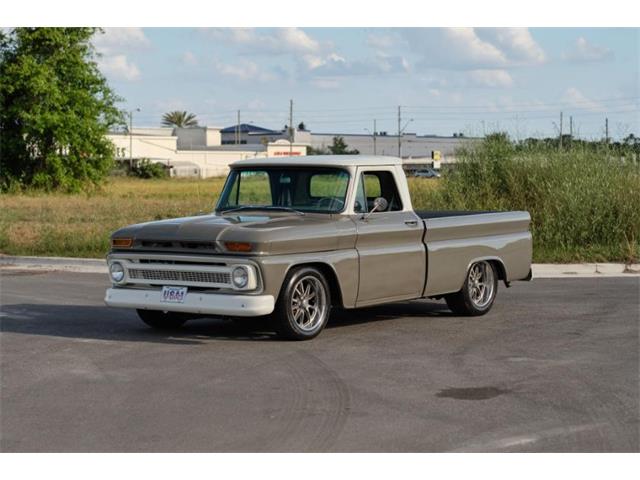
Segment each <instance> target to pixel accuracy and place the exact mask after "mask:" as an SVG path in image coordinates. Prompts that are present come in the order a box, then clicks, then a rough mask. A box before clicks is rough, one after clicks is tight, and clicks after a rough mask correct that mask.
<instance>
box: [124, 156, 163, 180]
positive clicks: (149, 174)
mask: <svg viewBox="0 0 640 480" xmlns="http://www.w3.org/2000/svg"><path fill="white" fill-rule="evenodd" d="M131 175H132V176H134V177H138V178H166V177H168V176H169V170H168V169H167V167H166V166H165V165H163V164H161V163H154V162H151V161H150V160H149V159H147V158H144V159H142V160H140V161H139V162H137V163H136V164H135V165H134V166H133V168H132V169H131Z"/></svg>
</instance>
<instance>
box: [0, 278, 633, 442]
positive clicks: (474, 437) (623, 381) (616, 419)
mask: <svg viewBox="0 0 640 480" xmlns="http://www.w3.org/2000/svg"><path fill="white" fill-rule="evenodd" d="M106 287H107V281H106V276H104V275H96V274H81V273H69V272H66V273H61V272H19V271H10V272H8V271H5V272H3V273H2V277H1V283H0V290H1V295H0V299H1V302H2V312H1V314H0V315H2V317H1V318H0V321H1V326H2V334H1V339H0V362H1V364H0V367H1V392H0V395H1V397H0V400H1V403H0V422H1V423H0V448H1V450H2V451H5V452H9V451H55V452H57V451H410V452H416V451H419V452H422V451H638V450H639V448H640V447H639V426H640V424H639V415H640V412H639V408H640V407H639V405H640V403H639V354H638V350H639V344H638V343H639V320H640V318H639V317H640V300H639V298H640V279H638V278H602V279H537V280H534V281H533V282H531V283H516V284H514V285H513V287H512V288H510V289H508V290H506V289H504V288H501V289H500V291H499V293H498V298H497V302H496V304H495V306H494V308H493V310H492V311H491V313H490V314H488V315H487V316H484V317H475V318H464V317H456V316H453V315H451V314H450V313H449V312H448V310H447V309H446V307H445V304H444V302H442V301H432V300H424V301H416V302H405V303H396V304H392V305H386V306H383V307H376V308H368V309H364V310H359V311H336V312H335V313H334V315H333V316H332V319H331V323H330V325H329V326H328V328H327V329H326V330H325V331H324V332H323V333H322V334H321V335H320V336H319V337H318V338H316V339H315V340H313V341H310V342H303V343H300V342H283V341H279V340H277V339H276V338H274V337H273V336H272V335H271V333H270V332H268V330H267V329H266V327H265V326H264V325H262V324H261V323H259V322H256V321H247V320H244V321H237V322H233V321H230V320H223V319H208V320H207V319H203V320H196V321H193V322H190V323H188V324H187V325H186V327H185V328H184V329H182V330H180V331H176V332H172V333H168V334H167V333H158V332H156V331H152V330H150V329H148V328H147V327H146V326H144V324H142V323H141V322H140V321H139V320H138V319H137V316H136V314H135V312H133V311H126V310H115V309H108V308H106V307H105V306H104V305H103V302H102V299H103V294H104V289H105V288H106Z"/></svg>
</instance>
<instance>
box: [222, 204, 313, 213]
mask: <svg viewBox="0 0 640 480" xmlns="http://www.w3.org/2000/svg"><path fill="white" fill-rule="evenodd" d="M242 210H279V211H283V212H293V213H297V214H298V215H305V213H304V212H301V211H300V210H296V209H295V208H291V207H281V206H278V205H242V206H241V207H234V208H229V209H222V210H220V213H232V212H239V211H242Z"/></svg>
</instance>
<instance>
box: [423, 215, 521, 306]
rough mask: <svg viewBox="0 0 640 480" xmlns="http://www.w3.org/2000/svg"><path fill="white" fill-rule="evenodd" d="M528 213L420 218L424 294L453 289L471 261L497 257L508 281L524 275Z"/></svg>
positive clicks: (461, 281)
mask: <svg viewBox="0 0 640 480" xmlns="http://www.w3.org/2000/svg"><path fill="white" fill-rule="evenodd" d="M530 221H531V217H530V216H529V213H528V212H501V213H487V214H479V215H468V216H458V217H443V218H434V219H427V220H424V222H425V226H426V233H425V241H426V244H427V255H428V264H427V265H428V273H427V284H426V287H425V291H424V296H433V295H440V294H443V293H451V292H457V291H458V290H460V288H461V287H462V283H463V282H464V278H465V276H466V273H467V269H468V267H469V265H470V264H471V263H472V262H473V261H474V260H482V259H485V260H487V259H491V260H493V259H495V260H500V261H501V262H502V263H503V265H504V267H505V272H506V279H507V280H508V281H512V280H519V279H523V278H525V277H527V275H528V274H529V269H530V268H531V254H532V242H531V233H530V232H529V223H530Z"/></svg>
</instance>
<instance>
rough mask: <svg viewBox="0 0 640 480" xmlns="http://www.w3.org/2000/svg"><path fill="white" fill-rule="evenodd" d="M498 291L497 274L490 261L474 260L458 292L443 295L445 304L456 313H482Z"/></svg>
mask: <svg viewBox="0 0 640 480" xmlns="http://www.w3.org/2000/svg"><path fill="white" fill-rule="evenodd" d="M497 291H498V275H496V270H495V268H494V266H493V264H492V263H491V262H487V261H485V260H483V261H480V262H476V263H474V264H472V265H471V267H469V271H468V272H467V278H466V279H465V281H464V285H463V286H462V289H461V290H460V291H459V292H456V293H450V294H449V295H445V297H444V298H445V300H446V301H447V305H448V306H449V308H450V309H451V311H452V312H453V313H456V314H458V315H470V316H478V315H484V314H485V313H487V312H488V311H489V310H491V306H492V305H493V302H494V300H495V299H496V293H497Z"/></svg>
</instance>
